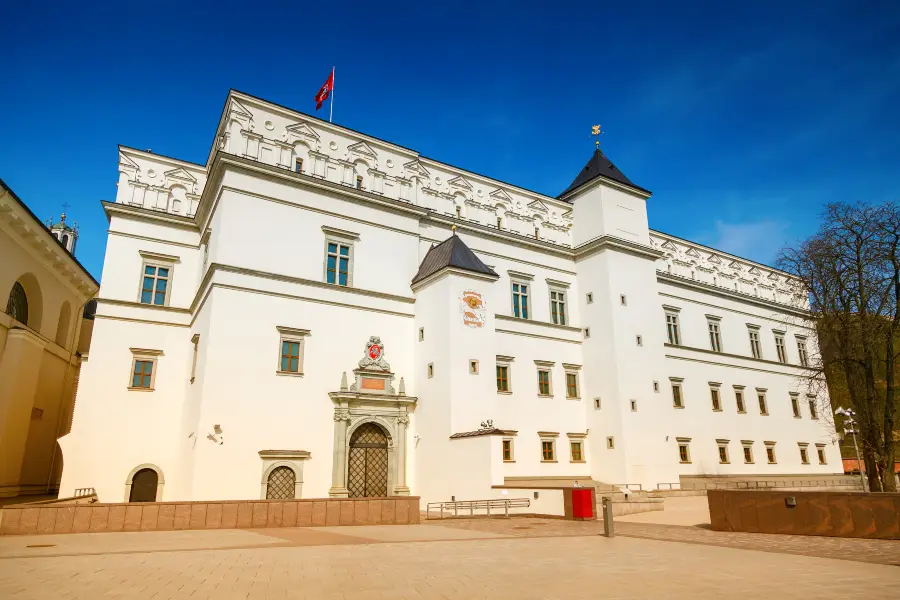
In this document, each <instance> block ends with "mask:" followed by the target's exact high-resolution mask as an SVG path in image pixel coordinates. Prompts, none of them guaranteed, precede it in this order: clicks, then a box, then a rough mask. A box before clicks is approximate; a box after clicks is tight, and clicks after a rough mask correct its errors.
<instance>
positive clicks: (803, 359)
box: [794, 334, 809, 367]
mask: <svg viewBox="0 0 900 600" xmlns="http://www.w3.org/2000/svg"><path fill="white" fill-rule="evenodd" d="M794 339H795V340H796V341H797V360H798V361H799V363H800V366H801V367H808V366H809V350H808V348H807V347H806V337H805V336H802V335H796V334H795V335H794Z"/></svg>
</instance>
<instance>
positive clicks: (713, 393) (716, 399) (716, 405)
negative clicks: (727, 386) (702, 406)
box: [709, 386, 722, 411]
mask: <svg viewBox="0 0 900 600" xmlns="http://www.w3.org/2000/svg"><path fill="white" fill-rule="evenodd" d="M709 395H710V398H711V399H712V409H713V410H716V411H719V410H722V398H721V397H720V395H719V388H718V386H710V388H709Z"/></svg>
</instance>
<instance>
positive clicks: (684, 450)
mask: <svg viewBox="0 0 900 600" xmlns="http://www.w3.org/2000/svg"><path fill="white" fill-rule="evenodd" d="M678 461H679V462H681V463H689V462H691V449H690V447H689V446H688V443H687V442H680V443H679V444H678Z"/></svg>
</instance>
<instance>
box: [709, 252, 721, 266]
mask: <svg viewBox="0 0 900 600" xmlns="http://www.w3.org/2000/svg"><path fill="white" fill-rule="evenodd" d="M709 262H711V263H713V264H716V265H721V264H722V259H721V258H719V257H718V256H716V255H715V254H710V255H709Z"/></svg>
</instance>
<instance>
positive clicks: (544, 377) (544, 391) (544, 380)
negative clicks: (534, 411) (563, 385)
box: [538, 369, 550, 396]
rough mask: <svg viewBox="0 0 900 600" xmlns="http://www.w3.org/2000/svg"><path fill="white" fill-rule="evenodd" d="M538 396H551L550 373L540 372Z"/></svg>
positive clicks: (542, 370)
mask: <svg viewBox="0 0 900 600" xmlns="http://www.w3.org/2000/svg"><path fill="white" fill-rule="evenodd" d="M538 394H539V395H541V396H549V395H550V371H547V370H544V369H539V370H538Z"/></svg>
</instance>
